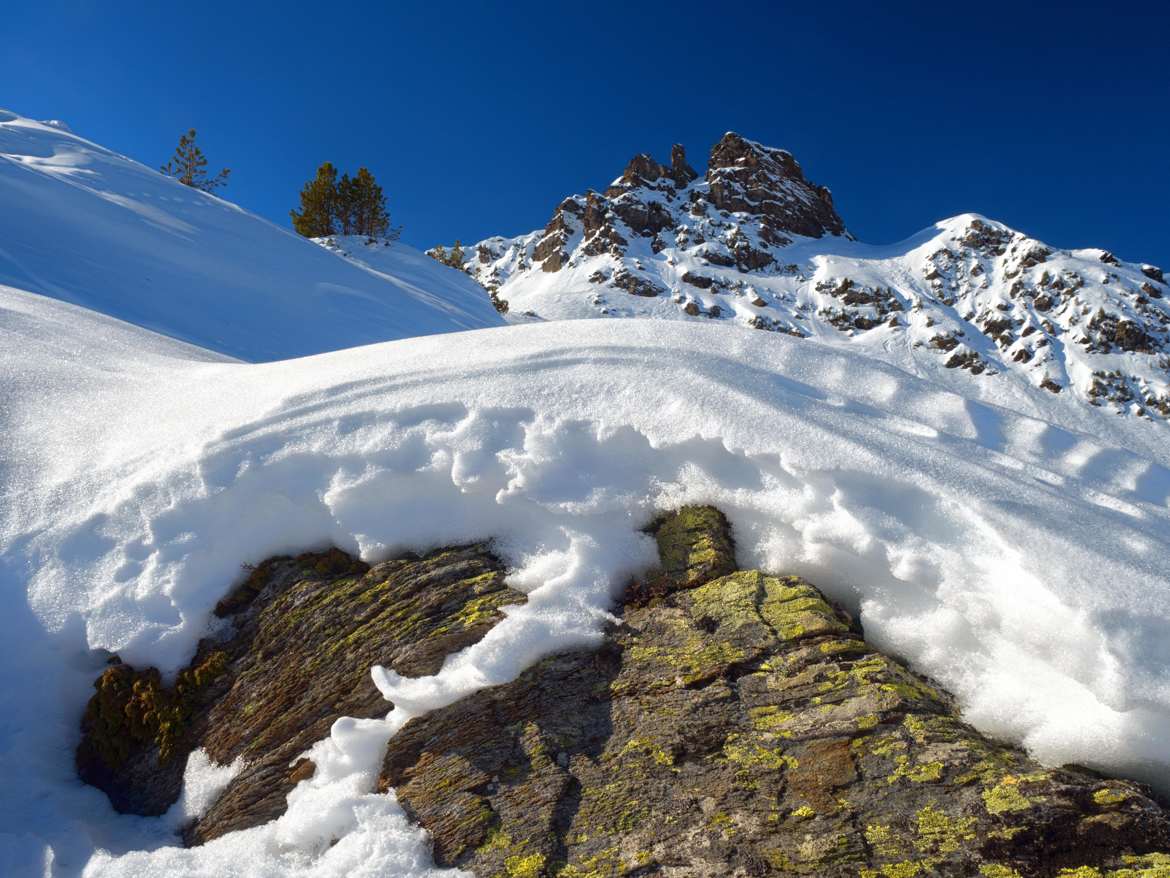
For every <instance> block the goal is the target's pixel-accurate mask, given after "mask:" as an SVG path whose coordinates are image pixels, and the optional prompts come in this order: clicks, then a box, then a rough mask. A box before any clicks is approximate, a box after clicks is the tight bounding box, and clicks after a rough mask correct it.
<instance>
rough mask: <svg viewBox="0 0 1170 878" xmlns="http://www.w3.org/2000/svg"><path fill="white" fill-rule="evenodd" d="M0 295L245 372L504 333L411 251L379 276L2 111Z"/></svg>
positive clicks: (55, 127)
mask: <svg viewBox="0 0 1170 878" xmlns="http://www.w3.org/2000/svg"><path fill="white" fill-rule="evenodd" d="M0 204H3V205H4V210H3V211H0V284H4V285H8V286H11V287H13V288H17V289H22V290H26V291H29V292H33V293H39V294H41V295H45V296H50V297H52V298H55V299H60V300H63V301H66V302H70V303H72V304H76V305H82V306H85V307H87V308H91V309H93V310H95V311H98V312H101V313H103V314H107V315H109V316H113V317H117V318H119V319H122V320H125V321H127V322H130V323H133V324H136V325H138V326H142V327H144V328H147V329H151V330H154V331H156V332H160V333H162V334H164V335H168V336H171V337H173V338H177V339H180V340H182V341H186V342H189V343H191V344H195V345H198V346H200V347H204V348H207V349H209V350H212V351H216V352H218V353H221V354H227V355H228V356H232V357H235V358H238V359H243V360H257V361H265V360H277V359H287V358H289V357H300V356H306V355H309V354H316V353H321V352H324V351H329V350H336V349H338V348H345V347H353V346H355V345H361V344H369V343H372V342H379V341H388V340H392V339H398V338H404V337H407V336H416V335H430V334H434V333H439V332H450V331H453V330H460V329H477V328H481V327H487V326H496V325H500V324H501V322H502V321H501V320H500V318H499V316H498V315H497V314H496V312H495V310H494V309H493V308H492V306H491V304H490V302H489V301H488V299H487V297H486V296H484V295H483V292H482V290H480V289H479V288H478V287H477V286H476V285H475V284H474V283H471V282H470V281H469V280H467V279H466V278H463V277H461V276H460V275H458V274H456V273H454V272H448V271H445V270H443V269H441V268H440V267H439V266H436V265H435V264H434V263H433V262H432V261H431V260H429V259H426V258H425V257H424V256H423V255H422V254H421V253H419V252H418V251H417V250H414V249H413V248H410V247H408V246H406V245H404V244H400V243H395V244H393V245H392V246H386V247H381V248H380V249H382V250H384V251H385V254H386V255H385V256H384V257H383V258H382V265H383V269H384V270H381V271H379V270H375V269H371V268H370V267H368V266H366V265H362V264H359V263H356V262H354V261H353V260H349V259H346V258H344V257H343V256H341V255H339V254H338V253H334V252H330V251H328V250H327V249H324V248H322V247H319V246H318V245H316V244H315V243H313V242H312V241H309V240H307V239H304V238H300V237H298V236H297V235H295V234H293V233H292V232H290V231H287V230H285V229H281V228H279V227H277V226H275V225H273V224H272V223H270V222H268V221H267V220H264V219H262V218H260V217H258V216H256V215H254V214H251V213H249V212H248V211H246V210H244V209H242V208H240V207H238V206H237V205H235V204H233V203H231V202H230V201H226V200H224V199H222V198H218V197H216V196H214V195H210V194H207V193H205V192H200V191H198V190H195V189H192V188H190V187H187V186H183V185H182V184H180V183H179V182H178V181H176V180H174V179H171V178H169V177H166V176H164V175H162V174H160V173H158V172H157V171H154V170H152V169H150V168H147V167H146V166H145V165H142V164H139V163H138V162H135V161H133V160H132V159H129V158H126V157H125V156H122V155H119V154H117V153H115V152H113V151H111V150H108V149H106V148H104V147H102V146H100V145H98V144H95V143H92V142H91V141H88V140H85V139H84V138H82V137H79V136H77V135H76V134H74V133H72V132H71V131H70V130H69V128H68V126H67V125H65V124H64V123H61V122H57V121H53V122H50V123H41V122H35V121H33V120H31V119H26V118H23V117H21V116H18V115H16V114H15V113H12V112H9V111H6V110H0Z"/></svg>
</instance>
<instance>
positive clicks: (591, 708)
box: [381, 508, 1170, 878]
mask: <svg viewBox="0 0 1170 878" xmlns="http://www.w3.org/2000/svg"><path fill="white" fill-rule="evenodd" d="M656 535H657V537H658V539H659V543H660V546H661V550H662V554H663V562H664V563H663V567H664V570H663V571H661V572H660V573H657V574H653V575H651V576H650V577H649V578H648V579H647V580H646V581H645V582H640V583H638V584H636V585H635V586H634V587H633V588H632V589H631V590H630V592H629V593H628V594H627V600H626V604H625V609H624V614H623V617H622V620H621V624H616V625H614V626H613V627H612V628H611V630H610V631H609V633H608V635H607V637H606V639H605V641H604V643H603V644H602V645H601V647H600V648H599V649H597V650H588V651H575V652H568V653H563V654H560V655H556V656H553V657H550V658H547V659H545V660H543V661H542V662H540V663H538V664H536V665H535V666H534V667H532V668H530V669H529V670H528V671H526V672H524V673H523V674H522V675H521V676H520V677H519V678H518V679H517V680H516V681H514V682H513V683H510V684H507V685H504V686H499V687H496V688H492V689H485V690H482V691H480V692H479V693H477V694H475V695H472V696H470V697H468V698H466V699H464V700H462V701H459V702H457V703H455V704H453V705H451V706H449V707H447V708H444V709H441V710H437V711H434V712H432V713H430V714H427V715H425V716H422V717H419V718H417V719H413V720H411V721H410V722H408V723H407V724H406V725H405V726H404V727H403V729H402V730H401V731H400V732H399V733H398V735H396V736H395V737H394V738H392V739H391V741H390V745H389V750H388V752H387V755H386V759H385V762H384V765H383V769H382V777H381V787H382V788H383V789H389V788H393V789H394V790H395V793H396V795H397V797H398V800H399V802H400V803H401V804H402V805H403V806H404V807H405V808H406V810H407V813H408V814H410V815H411V816H413V817H415V818H416V819H418V820H419V821H420V822H421V823H422V825H423V826H424V827H425V828H426V829H427V830H428V831H429V832H430V834H431V836H432V838H433V841H434V856H435V861H436V863H437V864H439V865H448V866H457V867H459V868H461V869H466V870H468V871H470V872H473V873H474V874H475V875H480V876H493V875H509V876H521V875H523V876H541V875H559V876H583V875H659V874H670V875H673V874H679V875H693V876H708V875H709V876H716V875H720V876H722V875H739V876H749V875H818V876H846V875H847V876H850V878H855V876H857V875H859V874H860V875H866V876H875V878H877V876H895V875H899V876H914V875H987V876H1040V875H1044V876H1047V875H1055V874H1057V873H1058V872H1059V870H1060V869H1062V868H1070V869H1081V868H1083V867H1084V868H1083V871H1071V872H1068V873H1065V872H1060V874H1076V875H1082V874H1083V875H1096V876H1099V875H1102V874H1104V873H1103V872H1100V871H1096V869H1097V867H1102V868H1106V869H1111V868H1113V867H1118V868H1122V867H1126V868H1130V869H1133V870H1134V871H1132V872H1124V873H1117V874H1126V875H1147V874H1149V875H1153V874H1155V872H1153V871H1149V872H1147V871H1142V870H1143V869H1147V868H1148V869H1158V868H1166V867H1167V866H1170V857H1167V856H1166V855H1165V854H1163V853H1159V852H1160V851H1166V850H1168V849H1170V814H1168V813H1167V812H1166V811H1165V810H1163V809H1162V808H1161V807H1160V806H1159V805H1158V804H1156V803H1155V802H1154V801H1153V800H1152V799H1151V798H1150V796H1149V794H1148V793H1147V791H1146V790H1144V789H1143V788H1142V787H1140V786H1139V785H1137V784H1134V783H1130V782H1125V781H1116V780H1108V779H1105V778H1102V777H1101V776H1099V775H1097V774H1094V773H1093V772H1090V771H1087V770H1084V769H1080V768H1076V767H1065V768H1058V769H1046V768H1042V767H1041V766H1040V765H1039V764H1038V763H1036V762H1035V761H1033V760H1031V759H1029V758H1028V757H1027V756H1025V755H1024V754H1023V753H1022V752H1021V751H1019V750H1018V749H1016V748H1013V747H1008V746H1005V745H1002V744H999V743H996V742H994V741H992V740H989V739H988V738H986V737H984V736H982V735H980V734H979V733H978V732H976V731H975V730H974V729H972V728H971V727H970V726H968V725H966V724H965V723H963V722H962V720H961V719H960V718H959V716H958V715H957V714H956V711H955V707H954V704H953V702H952V700H951V698H950V696H948V695H947V694H946V693H944V692H942V691H940V690H939V689H938V688H937V687H936V686H935V685H933V684H932V683H931V682H930V681H928V680H926V679H924V678H922V677H920V676H918V675H916V674H913V673H911V672H910V671H909V670H907V669H906V668H905V667H904V666H903V665H902V664H901V663H900V662H898V661H896V660H894V659H892V658H890V657H888V656H885V655H883V654H881V653H880V652H878V651H876V650H875V649H874V648H873V647H872V646H870V645H868V644H866V642H865V641H864V640H863V639H862V637H861V634H860V631H859V630H858V628H857V626H856V625H855V624H854V623H853V622H852V620H851V619H850V618H849V616H848V615H847V614H846V613H844V612H843V611H842V610H840V609H839V608H837V607H835V606H833V605H832V604H830V603H829V602H828V601H827V600H826V599H825V598H824V597H823V596H822V595H821V593H820V592H819V591H818V590H817V589H816V588H814V587H813V586H812V585H810V584H809V583H807V582H805V581H803V580H801V579H799V578H798V577H793V576H772V575H769V574H766V573H761V572H759V571H749V570H734V567H735V564H734V556H733V554H732V553H731V551H730V540H729V538H728V535H727V531H726V523H725V522H724V521H723V519H722V516H721V515H719V514H718V513H717V512H715V511H714V510H712V509H709V508H708V509H694V508H691V509H684V510H683V511H682V513H680V514H679V515H677V516H674V517H671V518H669V519H667V521H666V522H665V523H664V524H663V525H662V526H660V527H659V528H658V530H657V534H656ZM728 571H731V572H728ZM1108 874H1111V875H1112V874H1115V873H1113V872H1108ZM1158 874H1161V873H1158Z"/></svg>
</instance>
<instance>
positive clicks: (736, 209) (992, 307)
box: [462, 132, 1170, 419]
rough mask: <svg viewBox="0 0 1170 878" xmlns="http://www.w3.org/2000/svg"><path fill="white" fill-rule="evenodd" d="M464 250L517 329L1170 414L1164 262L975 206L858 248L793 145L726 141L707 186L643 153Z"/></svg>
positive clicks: (681, 163) (674, 154)
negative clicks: (821, 349)
mask: <svg viewBox="0 0 1170 878" xmlns="http://www.w3.org/2000/svg"><path fill="white" fill-rule="evenodd" d="M463 252H464V258H463V263H462V267H463V269H464V270H465V271H466V272H468V273H469V274H471V275H472V277H474V278H476V279H477V280H478V281H479V282H480V283H481V284H482V285H483V286H484V287H486V288H487V289H488V291H489V292H490V293H491V295H492V298H493V300H495V301H496V302H497V303H498V304H499V306H500V307H501V308H503V307H504V305H505V303H506V309H507V313H508V316H509V318H510V319H512V320H516V321H523V320H532V319H562V318H582V317H655V318H668V319H698V320H713V321H720V322H734V323H738V324H742V325H746V326H750V327H753V328H756V329H762V330H770V331H774V332H783V333H787V334H789V335H793V336H798V337H801V338H809V337H811V338H816V339H818V340H820V341H822V342H826V343H830V344H842V345H849V346H851V347H856V348H860V349H863V350H864V351H865V352H866V353H867V354H870V355H873V356H876V357H879V358H881V359H883V360H885V361H886V362H892V363H894V364H895V365H897V366H899V367H901V368H905V369H907V370H908V371H911V372H912V373H914V374H917V375H920V376H923V377H931V378H934V379H938V380H942V381H943V382H944V383H951V384H954V383H958V384H966V385H968V386H970V384H971V382H976V384H977V386H978V385H979V384H981V383H986V382H989V381H992V382H994V381H1001V382H1002V381H1015V382H1017V383H1019V384H1022V385H1024V387H1025V388H1032V389H1035V390H1039V391H1042V392H1043V393H1051V394H1064V396H1063V397H1062V399H1070V400H1073V401H1075V402H1084V403H1089V404H1091V405H1095V406H1102V407H1105V408H1108V409H1110V410H1113V411H1117V412H1121V413H1128V414H1134V415H1141V416H1149V417H1156V418H1159V419H1161V418H1165V417H1167V416H1170V331H1168V330H1170V300H1168V299H1167V298H1166V294H1167V292H1168V290H1167V286H1166V278H1165V276H1164V274H1163V272H1162V270H1161V269H1160V268H1158V267H1156V266H1153V265H1148V264H1144V263H1125V262H1122V261H1121V260H1120V259H1118V258H1117V257H1116V256H1114V255H1113V254H1112V253H1109V252H1106V251H1103V250H1061V249H1059V248H1056V247H1052V246H1049V245H1047V244H1044V243H1042V242H1040V241H1037V240H1035V239H1033V238H1030V237H1028V236H1027V235H1025V234H1023V233H1021V232H1017V231H1015V230H1013V229H1011V228H1009V227H1007V226H1005V225H1003V224H1001V223H997V222H994V221H992V220H989V219H987V218H985V217H982V216H978V215H975V214H964V215H961V216H957V217H954V218H952V219H948V220H943V221H941V222H939V223H937V224H936V225H935V226H933V227H930V228H928V229H926V230H925V231H923V232H921V233H919V234H917V235H915V236H913V237H912V238H910V239H908V240H906V241H903V242H901V243H898V244H893V245H887V246H873V245H867V244H863V243H860V242H858V241H856V240H854V239H853V237H852V236H851V235H850V234H849V232H848V231H847V230H846V227H845V223H844V221H843V220H842V218H841V217H840V216H839V214H838V213H837V211H836V208H835V207H834V205H833V200H832V197H831V196H830V194H829V191H828V189H826V188H825V187H823V186H819V185H817V184H815V183H812V182H810V181H809V180H808V179H807V178H806V177H805V175H804V172H803V170H802V169H801V167H800V165H799V164H798V163H797V161H796V159H795V158H794V157H793V156H792V154H791V153H788V152H786V151H784V150H781V149H775V148H772V147H768V146H764V145H762V144H760V143H756V142H754V141H752V140H748V139H747V138H745V137H743V136H741V135H739V134H736V133H733V132H729V133H728V134H725V135H724V136H723V137H722V138H721V139H720V140H719V142H718V143H716V144H715V146H714V147H713V148H712V149H711V153H710V157H709V159H708V166H707V170H706V173H705V174H704V175H702V176H700V175H699V174H698V173H697V172H696V171H695V170H694V169H693V168H692V167H691V166H690V165H689V164H688V162H687V158H686V154H685V152H684V150H683V148H682V147H681V146H678V145H676V146H675V147H674V148H673V149H672V151H671V157H670V162H669V164H663V163H661V162H659V161H657V160H656V159H654V158H653V157H651V156H650V155H647V154H641V155H637V156H635V157H634V158H633V159H632V160H631V161H630V162H629V164H628V165H627V166H626V169H625V171H624V172H623V173H622V175H621V176H620V177H618V178H617V179H616V180H614V181H613V182H612V183H611V184H610V185H609V186H608V187H606V188H605V189H604V191H601V192H596V191H589V192H587V193H585V194H584V195H573V196H570V197H569V198H566V199H564V200H563V201H562V202H561V203H560V204H559V205H558V206H557V208H556V210H555V211H554V213H553V216H552V219H551V220H550V221H549V223H548V224H547V225H546V226H545V228H544V229H542V230H539V231H535V232H531V233H530V234H527V235H522V236H519V237H516V238H502V237H494V238H488V239H486V240H484V241H481V242H479V243H478V244H476V245H474V246H471V247H467V248H464V251H463ZM1068 391H1071V392H1068ZM1025 392H1029V391H1027V390H1026V391H1025Z"/></svg>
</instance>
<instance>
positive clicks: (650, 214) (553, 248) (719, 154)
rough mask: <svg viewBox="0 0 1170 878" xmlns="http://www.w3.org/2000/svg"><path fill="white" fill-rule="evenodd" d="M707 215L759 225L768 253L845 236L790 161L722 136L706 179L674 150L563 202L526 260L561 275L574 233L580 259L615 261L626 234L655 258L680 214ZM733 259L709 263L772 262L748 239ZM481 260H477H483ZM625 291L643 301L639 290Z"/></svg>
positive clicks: (824, 200) (757, 265) (826, 202)
mask: <svg viewBox="0 0 1170 878" xmlns="http://www.w3.org/2000/svg"><path fill="white" fill-rule="evenodd" d="M709 208H710V209H713V210H714V211H715V212H716V213H718V212H720V211H723V212H726V213H742V214H748V215H749V217H750V218H752V219H755V220H758V221H759V237H760V241H761V242H763V243H764V244H766V245H769V246H782V245H784V244H787V243H790V242H791V240H792V239H791V237H790V236H791V235H806V236H809V237H821V236H822V235H825V234H832V235H840V234H845V224H844V223H843V222H842V221H841V218H840V217H839V216H837V213H836V211H835V210H834V208H833V201H832V198H831V197H830V195H829V191H828V190H827V189H825V188H824V187H823V186H815V185H813V184H812V183H809V182H808V181H807V180H806V179H805V177H804V173H803V171H801V169H800V166H799V165H798V164H797V163H796V160H795V159H794V158H793V157H792V156H791V154H789V153H787V152H785V151H784V150H780V149H772V148H770V147H765V146H761V145H760V144H757V143H753V142H752V141H749V140H745V139H744V138H742V137H740V136H739V135H738V134H727V135H725V136H724V137H723V139H722V140H720V141H719V143H717V144H716V145H715V146H714V148H713V149H712V150H711V164H710V167H709V168H708V171H707V176H706V179H705V180H699V175H698V173H697V172H696V171H695V170H694V168H692V167H691V166H690V165H689V164H688V163H687V158H686V151H685V150H684V149H683V147H682V146H681V145H679V144H675V145H674V147H673V148H672V149H671V151H670V165H669V166H667V165H664V164H662V163H661V162H659V161H657V160H656V159H654V158H653V157H652V156H650V155H648V154H646V153H640V154H638V155H636V156H634V157H633V158H632V159H630V162H629V164H627V165H626V168H625V170H624V171H623V172H622V175H621V177H619V178H618V179H617V180H616V181H615V182H614V183H613V184H612V185H611V186H609V187H608V188H607V189H606V190H605V192H604V193H603V194H599V193H596V192H589V193H587V194H586V195H585V196H573V197H570V198H566V199H565V200H564V201H563V202H561V204H560V205H558V206H557V209H556V212H555V213H554V214H553V217H552V219H551V220H549V223H548V225H547V226H545V229H544V233H543V235H542V236H541V237H540V239H539V240H538V241H536V242H535V244H534V245H533V248H532V261H533V262H534V263H540V266H541V269H542V270H543V271H546V272H556V271H560V270H561V269H562V268H564V267H565V266H566V265H568V264H569V262H570V259H571V258H572V256H571V255H570V252H569V251H570V249H572V248H571V247H570V242H571V241H573V240H574V239H573V236H574V234H575V233H578V232H579V233H580V235H581V237H580V239H579V240H580V244H579V247H580V250H579V252H580V253H581V254H582V256H584V257H590V256H600V255H602V254H607V253H608V254H611V255H613V256H614V257H615V258H618V259H621V258H622V257H624V256H625V255H626V252H627V248H628V247H629V238H628V235H629V234H633V235H634V236H636V237H643V238H651V239H652V241H653V243H652V248H653V250H654V252H655V253H658V252H661V250H662V249H664V248H665V247H666V246H667V245H666V243H665V242H664V241H663V239H662V238H661V237H660V236H661V235H663V234H666V233H672V232H681V230H682V228H683V226H682V225H680V223H683V222H684V219H683V218H684V217H685V215H686V213H687V211H690V212H691V213H693V214H694V215H695V216H706V215H707V214H706V212H707V210H708V209H709ZM717 225H719V226H720V227H723V226H726V228H727V229H728V230H734V229H735V227H736V224H735V223H733V222H724V221H722V220H720V221H719V222H718V223H717ZM623 230H624V231H625V232H626V233H627V234H623V233H622V232H623ZM731 233H732V232H729V234H731ZM684 237H685V234H684ZM733 254H734V255H721V254H720V253H718V252H713V253H711V254H710V255H709V257H708V261H710V262H711V263H712V264H717V265H723V266H732V265H735V266H738V267H739V268H740V269H741V270H744V271H758V270H761V269H764V268H767V267H769V266H771V265H772V264H773V263H774V262H775V257H773V255H772V254H771V253H769V252H768V251H767V250H766V249H761V248H760V247H757V246H754V245H753V244H752V242H750V241H748V240H747V239H743V240H740V241H736V242H735V243H734V247H733ZM480 258H481V261H483V256H482V254H481V257H480ZM629 292H632V293H633V294H634V295H646V292H645V291H644V290H640V289H638V290H635V289H631V290H629Z"/></svg>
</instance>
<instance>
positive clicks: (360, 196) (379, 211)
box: [290, 162, 401, 242]
mask: <svg viewBox="0 0 1170 878" xmlns="http://www.w3.org/2000/svg"><path fill="white" fill-rule="evenodd" d="M290 215H291V216H292V221H293V228H295V229H296V230H297V231H298V232H299V233H300V234H302V235H304V236H305V237H307V238H320V237H323V236H325V235H333V234H337V233H340V234H342V235H365V236H366V237H367V238H369V239H370V240H371V241H372V240H374V239H375V238H382V239H385V240H386V241H387V242H389V241H393V240H395V239H396V238H397V237H398V235H399V233H400V232H401V229H391V228H390V213H389V212H388V211H387V209H386V196H385V194H384V193H383V192H382V187H381V186H379V185H378V182H377V180H375V179H374V175H373V174H371V173H370V171H369V169H368V168H359V169H358V172H357V174H356V175H355V176H353V177H350V176H349V174H342V175H341V179H340V180H339V179H338V178H337V169H336V168H335V167H333V165H332V164H331V163H329V162H325V164H323V165H321V167H320V168H318V169H317V177H316V179H314V180H312V181H310V182H309V183H306V184H305V188H304V189H302V190H301V210H300V213H298V212H297V211H295V210H293V211H290Z"/></svg>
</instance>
